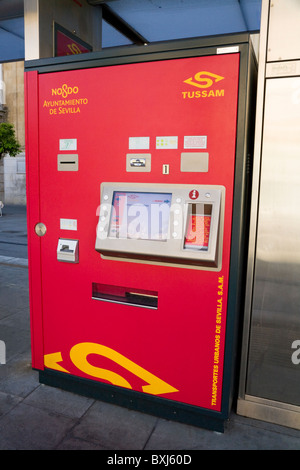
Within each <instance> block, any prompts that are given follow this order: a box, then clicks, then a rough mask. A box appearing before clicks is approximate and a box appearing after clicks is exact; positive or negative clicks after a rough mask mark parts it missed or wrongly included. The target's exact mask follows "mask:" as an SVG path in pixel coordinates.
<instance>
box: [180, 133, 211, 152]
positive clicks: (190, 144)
mask: <svg viewBox="0 0 300 470" xmlns="http://www.w3.org/2000/svg"><path fill="white" fill-rule="evenodd" d="M183 148H185V149H206V148H207V136H206V135H185V136H184V142H183Z"/></svg>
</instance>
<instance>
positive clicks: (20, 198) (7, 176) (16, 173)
mask: <svg viewBox="0 0 300 470" xmlns="http://www.w3.org/2000/svg"><path fill="white" fill-rule="evenodd" d="M4 202H5V204H18V205H25V204H26V174H25V153H21V154H19V155H17V156H16V157H4Z"/></svg>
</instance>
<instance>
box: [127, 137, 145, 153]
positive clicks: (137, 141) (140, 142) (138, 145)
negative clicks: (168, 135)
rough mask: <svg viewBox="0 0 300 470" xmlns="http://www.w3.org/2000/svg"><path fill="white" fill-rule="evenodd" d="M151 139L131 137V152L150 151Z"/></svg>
mask: <svg viewBox="0 0 300 470" xmlns="http://www.w3.org/2000/svg"><path fill="white" fill-rule="evenodd" d="M149 148H150V137H129V150H149Z"/></svg>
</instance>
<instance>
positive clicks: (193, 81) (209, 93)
mask: <svg viewBox="0 0 300 470" xmlns="http://www.w3.org/2000/svg"><path fill="white" fill-rule="evenodd" d="M221 80H224V77H221V76H220V75H216V74H215V73H211V72H206V71H202V72H198V73H196V74H195V75H194V76H193V77H190V78H187V79H186V80H184V83H187V84H188V85H191V86H193V87H196V88H199V90H196V91H195V90H193V91H191V90H188V91H182V97H183V98H184V99H186V98H210V97H221V96H224V89H210V90H208V88H211V87H212V86H213V85H214V84H215V83H217V82H219V81H221Z"/></svg>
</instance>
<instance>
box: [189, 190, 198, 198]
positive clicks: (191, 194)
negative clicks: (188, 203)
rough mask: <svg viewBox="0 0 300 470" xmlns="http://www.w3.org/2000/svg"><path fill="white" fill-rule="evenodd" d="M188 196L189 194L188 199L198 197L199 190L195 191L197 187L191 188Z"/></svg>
mask: <svg viewBox="0 0 300 470" xmlns="http://www.w3.org/2000/svg"><path fill="white" fill-rule="evenodd" d="M189 196H190V199H198V197H199V192H198V191H197V189H192V191H190V193H189Z"/></svg>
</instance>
